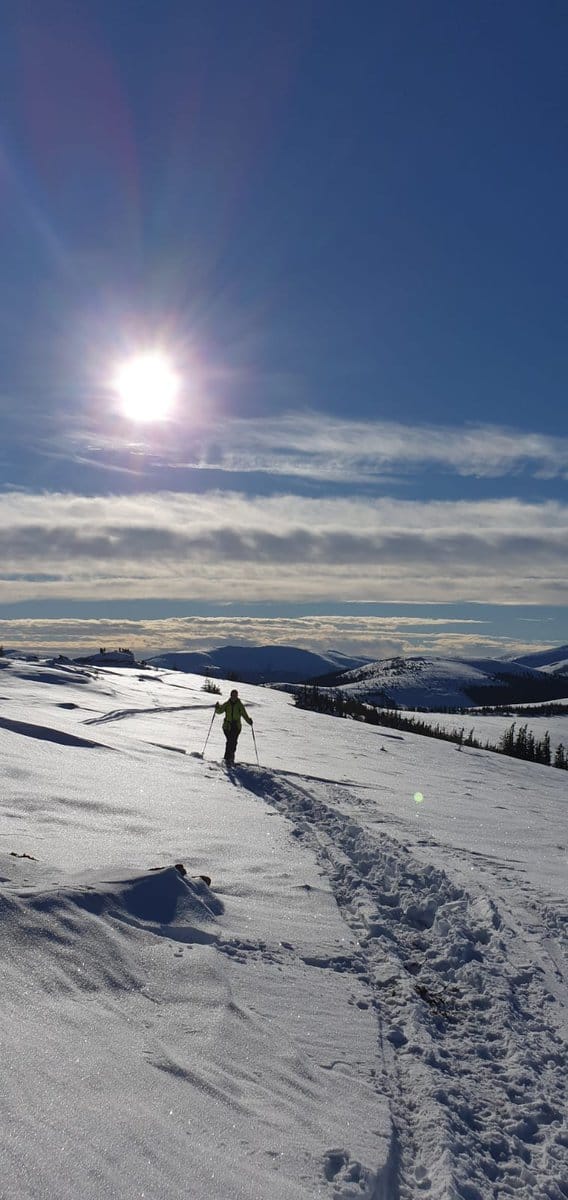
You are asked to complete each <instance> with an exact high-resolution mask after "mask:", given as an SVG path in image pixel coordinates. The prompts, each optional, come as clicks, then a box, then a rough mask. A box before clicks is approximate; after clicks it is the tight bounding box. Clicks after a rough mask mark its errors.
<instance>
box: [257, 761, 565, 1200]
mask: <svg viewBox="0 0 568 1200" xmlns="http://www.w3.org/2000/svg"><path fill="white" fill-rule="evenodd" d="M239 782H240V784H241V786H245V787H247V788H248V789H249V790H250V791H251V792H253V793H254V794H256V795H258V796H259V797H261V798H262V799H264V800H266V801H267V802H268V803H269V804H272V805H274V806H275V807H276V808H277V809H278V811H280V812H281V813H283V814H284V815H286V816H287V817H288V818H289V819H290V820H291V821H292V822H293V824H294V826H295V830H294V832H295V835H296V836H302V837H305V839H306V842H307V843H308V844H309V845H311V846H312V847H313V848H314V850H315V851H316V853H317V855H318V858H319V860H320V862H321V863H322V866H323V868H324V870H325V872H326V874H327V875H328V877H329V879H330V882H331V886H332V888H333V892H334V895H335V898H336V900H337V903H338V906H339V908H340V910H341V912H342V914H343V916H344V919H345V920H346V922H347V923H348V924H349V926H350V927H351V929H352V930H353V932H354V934H355V935H356V937H357V940H358V943H359V946H360V948H361V959H362V960H363V963H364V967H365V971H366V977H367V979H368V983H369V988H370V991H371V994H372V998H373V1003H374V1005H375V1008H376V1010H377V1013H378V1016H379V1019H380V1031H381V1040H382V1045H383V1050H384V1056H385V1061H386V1063H387V1065H388V1068H389V1077H390V1079H391V1081H392V1084H393V1086H392V1093H391V1096H390V1100H391V1106H392V1113H393V1120H394V1126H395V1142H394V1147H393V1162H394V1175H395V1176H396V1179H393V1182H392V1192H391V1193H389V1196H390V1195H392V1198H393V1200H418V1197H423V1196H426V1195H427V1196H428V1197H429V1198H430V1200H503V1198H505V1197H508V1196H514V1197H517V1200H566V1198H567V1197H568V1182H567V1181H568V1130H567V1129H566V1125H565V1124H563V1114H564V1113H565V1112H566V1089H565V1083H564V1077H565V1063H566V1047H565V1045H563V1039H562V1035H561V1018H562V1014H561V1013H560V1012H559V1007H560V1005H559V1004H558V1002H557V999H556V997H555V996H554V995H553V994H551V992H550V990H549V988H548V986H547V972H546V970H545V969H544V968H543V966H542V965H541V963H540V962H535V961H533V960H532V958H531V954H530V949H531V947H530V942H527V940H526V931H520V932H519V931H518V930H517V929H516V928H515V927H514V925H513V924H512V923H511V922H510V921H509V920H508V914H506V916H505V917H504V915H503V914H502V912H501V910H500V908H499V906H498V905H497V904H496V903H495V900H494V898H493V897H492V896H491V895H489V894H484V893H482V894H481V895H477V896H473V895H470V894H469V893H468V892H467V891H466V890H465V889H464V888H463V887H460V886H458V885H456V884H455V883H454V882H452V881H451V879H450V878H449V877H448V876H447V875H446V874H445V873H444V872H443V871H441V870H439V869H437V868H435V867H434V866H431V865H428V864H425V863H423V862H420V861H419V860H417V859H415V858H413V856H412V855H411V854H410V852H409V851H407V850H406V849H405V847H404V846H403V845H402V844H401V843H399V842H397V841H396V840H395V839H394V838H391V837H389V836H388V835H386V834H382V833H380V832H376V830H375V829H373V831H372V832H370V831H369V830H367V829H364V828H363V827H362V826H360V825H358V824H357V822H356V821H354V820H353V819H352V818H351V817H350V816H347V815H345V814H344V813H342V812H341V811H338V810H337V809H335V808H334V807H332V805H331V804H329V803H326V802H325V801H323V800H322V799H320V798H319V797H318V796H316V795H314V793H313V792H312V791H310V789H309V787H306V786H305V787H302V786H300V785H299V784H297V783H292V782H291V781H290V780H289V779H285V780H282V779H281V778H279V776H278V775H277V774H275V773H273V772H271V771H269V770H266V769H263V768H260V769H258V768H255V767H241V768H240V769H239ZM335 792H336V794H337V797H338V799H340V798H342V799H343V800H345V798H346V790H345V789H344V788H341V787H339V786H338V787H337V788H335ZM541 945H542V943H541ZM361 959H359V958H358V967H359V970H361ZM456 1062H459V1063H461V1070H460V1073H459V1075H457V1074H456V1070H455V1064H456ZM496 1114H497V1116H496Z"/></svg>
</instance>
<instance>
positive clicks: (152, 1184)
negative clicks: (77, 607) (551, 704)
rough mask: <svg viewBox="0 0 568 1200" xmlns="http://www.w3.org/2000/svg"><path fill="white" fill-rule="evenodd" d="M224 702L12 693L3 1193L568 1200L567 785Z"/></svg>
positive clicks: (2, 860)
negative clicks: (228, 757) (241, 714)
mask: <svg viewBox="0 0 568 1200" xmlns="http://www.w3.org/2000/svg"><path fill="white" fill-rule="evenodd" d="M202 682H203V681H202V679H200V678H196V677H192V676H190V675H186V676H180V675H179V674H173V673H172V674H170V673H167V672H159V671H154V670H148V671H136V670H128V671H118V670H116V669H113V670H101V669H96V668H77V667H75V668H73V667H61V668H57V667H51V668H50V667H47V666H45V665H42V664H19V663H17V662H14V663H12V664H10V665H7V666H5V667H4V669H3V670H0V752H1V753H2V762H3V789H2V796H1V802H0V876H1V877H2V882H1V884H0V922H1V926H2V930H1V932H2V940H1V943H0V944H1V947H2V959H3V961H2V978H3V1001H2V1005H3V1031H4V1045H3V1067H4V1070H3V1120H2V1125H1V1127H0V1139H1V1147H0V1196H2V1197H3V1198H4V1197H6V1198H8V1197H9V1198H10V1200H24V1198H25V1200H40V1198H41V1200H48V1198H49V1200H51V1197H55V1196H57V1198H58V1200H77V1197H80V1198H81V1200H99V1198H102V1197H105V1198H106V1197H112V1198H114V1197H116V1198H117V1200H118V1197H120V1198H121V1200H134V1197H140V1196H144V1195H146V1196H151V1197H152V1198H153V1200H181V1198H182V1197H184V1198H189V1200H197V1198H198V1197H199V1200H204V1198H207V1200H233V1198H237V1200H241V1198H245V1200H252V1198H254V1200H296V1198H298V1200H300V1198H301V1200H315V1198H318V1197H322V1198H326V1200H348V1198H352V1197H359V1198H361V1197H363V1200H364V1198H365V1197H367V1198H368V1200H371V1198H374V1200H377V1198H379V1200H395V1198H397V1200H418V1197H423V1196H425V1195H427V1196H429V1197H431V1198H432V1200H438V1198H439V1200H442V1198H444V1200H446V1198H448V1200H450V1198H451V1200H454V1198H455V1197H457V1198H460V1200H480V1198H482V1200H485V1197H487V1198H491V1200H493V1198H494V1197H499V1198H500V1197H505V1196H516V1197H521V1198H527V1200H528V1198H529V1197H530V1198H531V1200H541V1198H542V1200H544V1198H545V1197H547V1198H548V1200H561V1198H563V1197H565V1196H566V1190H565V1180H566V1178H567V1177H568V1137H567V1130H566V1126H565V1125H564V1124H563V1112H564V1107H565V1099H566V1097H565V1053H566V1046H565V1038H566V1005H567V1000H568V994H567V984H566V978H567V976H566V957H565V955H566V924H565V922H566V911H567V896H566V891H567V889H566V875H567V872H566V863H567V855H566V812H567V809H566V799H567V797H566V776H565V774H564V772H559V771H554V770H552V769H549V768H545V767H540V766H537V765H534V764H525V763H520V762H516V761H515V760H511V759H505V758H501V757H498V756H495V755H490V754H487V753H484V752H481V751H470V750H467V749H464V750H462V751H461V752H459V753H458V752H457V751H456V748H455V746H453V745H450V744H448V743H440V742H435V741H432V740H429V739H422V738H419V737H413V736H411V735H407V734H404V735H400V734H395V733H394V732H391V731H381V730H379V729H377V728H374V727H370V726H364V725H360V724H356V723H352V722H348V721H340V720H334V719H333V718H330V717H323V716H319V715H318V714H315V713H307V712H304V711H300V710H297V709H295V708H294V707H293V706H292V703H291V700H290V697H289V696H287V695H285V694H282V693H279V692H272V691H269V690H267V689H257V688H255V687H253V686H246V687H245V686H243V687H242V688H241V689H240V691H241V694H242V696H243V699H244V700H245V703H246V704H247V706H248V707H249V711H250V712H251V715H253V716H254V722H255V724H254V728H255V731H256V739H257V745H258V750H259V755H260V761H261V765H260V766H258V765H257V763H256V756H255V752H254V743H253V741H252V738H251V736H250V731H249V730H248V728H247V729H245V730H244V731H243V735H242V738H241V741H240V743H239V751H240V754H241V758H242V759H243V760H245V759H246V760H248V761H247V762H246V763H245V764H244V765H242V766H241V767H240V768H239V769H238V770H237V771H235V772H234V773H233V774H232V775H230V776H229V775H227V774H226V773H225V772H224V771H223V770H222V768H221V767H220V766H218V764H217V762H216V761H213V760H214V759H218V758H219V756H220V753H221V751H222V735H221V731H220V728H219V723H218V722H217V721H214V722H213V727H212V730H211V736H210V739H209V742H208V744H207V749H206V756H205V758H202V757H200V756H199V755H200V752H201V751H202V749H203V746H204V743H205V738H206V735H207V732H208V730H209V727H210V725H211V714H212V708H211V703H210V698H208V697H207V696H206V694H204V693H203V692H202V691H201V686H202ZM416 796H417V797H418V798H417V799H416V798H415V797H416ZM15 855H32V856H33V858H28V857H15ZM178 862H183V863H184V864H185V867H186V869H187V872H188V874H187V875H186V876H185V877H183V876H182V875H181V874H180V873H179V872H178V871H177V870H176V868H175V866H174V864H175V863H178ZM152 868H158V870H152ZM205 873H206V874H208V875H210V876H211V877H212V886H211V887H209V886H208V885H207V883H206V882H204V881H203V880H202V879H200V878H199V876H200V875H202V874H205Z"/></svg>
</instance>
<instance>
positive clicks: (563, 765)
mask: <svg viewBox="0 0 568 1200" xmlns="http://www.w3.org/2000/svg"><path fill="white" fill-rule="evenodd" d="M554 766H555V767H560V770H561V771H565V770H566V769H567V768H568V759H567V758H566V751H565V749H564V746H563V745H562V742H560V744H559V745H558V746H557V747H556V751H555V754H554Z"/></svg>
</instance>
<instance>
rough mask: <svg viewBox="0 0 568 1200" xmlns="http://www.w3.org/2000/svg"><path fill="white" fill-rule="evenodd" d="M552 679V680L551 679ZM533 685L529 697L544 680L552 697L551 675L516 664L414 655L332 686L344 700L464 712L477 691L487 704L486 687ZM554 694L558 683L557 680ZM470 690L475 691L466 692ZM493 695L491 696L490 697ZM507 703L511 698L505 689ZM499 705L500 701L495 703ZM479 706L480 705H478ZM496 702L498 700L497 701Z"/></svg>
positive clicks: (366, 668) (387, 661) (348, 674)
mask: <svg viewBox="0 0 568 1200" xmlns="http://www.w3.org/2000/svg"><path fill="white" fill-rule="evenodd" d="M552 678H553V677H552ZM531 680H532V681H534V683H535V685H536V686H535V698H537V696H538V688H539V687H540V695H541V696H542V688H543V686H546V683H547V680H548V681H549V684H550V687H551V689H552V690H551V691H550V695H549V700H551V699H553V697H554V696H555V695H557V694H558V690H557V687H556V686H554V687H553V683H552V680H551V676H550V675H547V674H546V672H544V671H541V670H539V669H535V668H532V667H531V666H528V665H524V664H523V663H522V662H515V661H505V660H499V659H491V658H489V659H482V658H476V659H473V658H472V659H465V658H463V659H462V658H438V657H425V656H417V657H411V658H392V659H384V660H382V661H379V662H375V663H370V664H368V665H367V666H364V667H361V668H360V669H354V670H352V671H349V672H346V673H345V674H344V675H343V676H342V677H341V679H339V680H338V681H337V686H338V687H340V688H341V691H342V693H343V694H344V695H346V696H354V697H356V698H357V699H359V700H362V701H366V700H368V701H369V702H370V703H375V704H377V705H379V706H382V707H384V706H385V703H388V704H395V705H397V706H402V707H403V708H411V709H412V708H421V707H425V708H428V709H437V708H470V707H471V706H472V705H473V703H474V701H473V699H472V695H475V691H477V692H478V693H479V691H480V689H483V691H484V692H485V693H486V699H485V701H484V702H485V703H488V704H489V703H491V689H500V690H502V689H503V688H507V687H510V688H511V689H513V688H514V685H515V682H516V681H521V682H523V681H531ZM559 685H560V690H561V688H562V680H561V677H559ZM472 689H475V690H474V691H472ZM496 695H497V693H496ZM510 699H511V701H514V699H515V696H514V695H513V691H511V696H510ZM501 702H502V701H501ZM478 703H480V701H478ZM497 703H499V700H497Z"/></svg>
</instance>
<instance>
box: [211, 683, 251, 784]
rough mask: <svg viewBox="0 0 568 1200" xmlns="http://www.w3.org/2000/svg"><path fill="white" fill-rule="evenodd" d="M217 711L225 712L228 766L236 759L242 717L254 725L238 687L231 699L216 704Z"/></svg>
mask: <svg viewBox="0 0 568 1200" xmlns="http://www.w3.org/2000/svg"><path fill="white" fill-rule="evenodd" d="M215 712H216V713H224V714H225V720H224V721H223V733H224V734H225V762H226V763H227V765H228V766H232V765H233V763H234V761H235V750H236V748H237V742H238V740H239V734H240V732H241V718H242V717H244V719H245V721H248V723H249V725H252V717H249V715H248V712H247V710H246V708H245V706H244V704H243V702H242V700H239V693H238V692H237V689H236V688H233V690H232V692H231V695H230V696H229V699H228V700H225V703H224V704H216V705H215Z"/></svg>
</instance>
